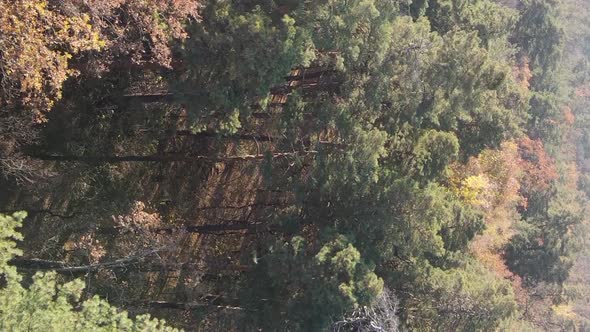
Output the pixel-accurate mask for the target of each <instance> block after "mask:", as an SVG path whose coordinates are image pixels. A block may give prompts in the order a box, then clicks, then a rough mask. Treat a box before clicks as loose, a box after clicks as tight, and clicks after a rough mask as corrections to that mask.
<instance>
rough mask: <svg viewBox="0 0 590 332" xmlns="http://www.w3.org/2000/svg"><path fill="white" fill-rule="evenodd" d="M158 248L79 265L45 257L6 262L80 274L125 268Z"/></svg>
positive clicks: (23, 266) (37, 268)
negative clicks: (71, 264)
mask: <svg viewBox="0 0 590 332" xmlns="http://www.w3.org/2000/svg"><path fill="white" fill-rule="evenodd" d="M158 251H159V250H150V251H148V252H146V253H143V254H141V255H134V256H128V257H124V258H120V259H117V260H114V261H110V262H104V263H97V264H88V265H79V266H68V265H67V264H66V263H65V262H60V261H50V260H45V259H36V258H32V259H26V258H13V259H11V260H10V261H9V262H8V263H9V264H10V265H12V266H16V267H17V268H21V269H25V270H34V271H55V272H58V273H61V274H80V273H87V272H94V271H97V270H99V269H116V268H126V267H128V266H130V265H131V264H134V263H137V262H139V261H141V260H142V259H144V258H146V257H147V256H149V255H150V254H154V253H156V252H158Z"/></svg>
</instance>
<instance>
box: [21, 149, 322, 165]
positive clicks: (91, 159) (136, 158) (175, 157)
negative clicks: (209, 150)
mask: <svg viewBox="0 0 590 332" xmlns="http://www.w3.org/2000/svg"><path fill="white" fill-rule="evenodd" d="M317 153H318V152H317V151H313V150H311V151H294V152H275V153H272V154H270V157H271V158H273V159H274V158H281V157H296V156H300V155H314V154H317ZM29 157H31V158H34V159H39V160H47V161H75V162H85V163H121V162H198V161H205V162H231V161H249V160H263V159H266V158H267V155H266V154H263V153H261V154H246V155H242V156H226V157H216V156H200V155H187V154H182V153H168V154H153V155H144V156H141V155H124V156H117V155H111V156H76V155H56V154H42V153H39V154H30V155H29Z"/></svg>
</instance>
